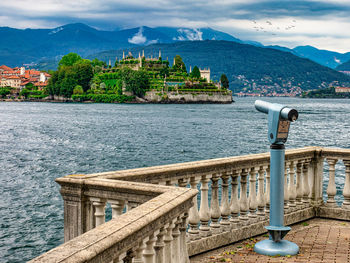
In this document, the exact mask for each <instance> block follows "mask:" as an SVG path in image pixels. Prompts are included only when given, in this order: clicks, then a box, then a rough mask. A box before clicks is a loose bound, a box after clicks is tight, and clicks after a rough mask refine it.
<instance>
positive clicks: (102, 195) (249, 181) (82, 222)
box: [33, 147, 350, 263]
mask: <svg viewBox="0 0 350 263" xmlns="http://www.w3.org/2000/svg"><path fill="white" fill-rule="evenodd" d="M340 161H342V162H343V163H344V165H345V179H344V188H343V189H339V190H342V197H343V199H344V201H343V203H342V205H341V206H338V204H337V202H336V200H337V199H336V198H335V197H336V194H337V189H336V184H335V178H336V176H338V174H337V175H336V169H335V165H336V164H337V163H338V162H339V163H340ZM269 162H270V160H269V153H264V154H252V155H246V156H237V157H230V158H221V159H212V160H205V161H198V162H189V163H181V164H171V165H164V166H156V167H149V168H139V169H131V170H124V171H115V172H106V173H97V174H89V175H75V176H67V177H63V178H58V179H57V180H56V181H57V182H58V183H59V184H60V185H61V194H62V197H63V200H64V215H65V216H64V237H65V242H66V243H64V244H63V245H61V246H59V247H57V248H55V249H53V250H51V251H49V252H47V253H46V254H44V255H42V256H40V257H38V258H36V259H34V260H33V262H55V260H56V259H57V261H62V262H147V263H148V262H152V263H153V262H188V256H189V255H190V256H191V255H195V254H198V253H201V252H204V251H207V250H210V249H215V248H217V247H220V246H224V245H227V244H230V243H232V242H235V241H238V240H242V239H244V238H249V237H252V236H255V235H258V234H261V233H264V232H266V230H265V228H264V226H266V225H268V218H269V203H270V197H269V188H270V167H269ZM325 163H326V164H327V165H326V166H329V169H328V170H329V173H326V171H324V170H325V169H324V164H325ZM284 176H285V177H284V182H285V186H284V207H285V224H286V225H288V224H292V223H297V222H300V221H303V220H306V219H309V218H312V217H316V216H322V217H329V218H339V219H347V220H349V219H350V150H344V149H328V148H320V147H306V148H301V149H293V150H287V151H286V157H285V173H284ZM340 176H341V175H340ZM324 178H329V182H328V185H327V188H326V187H324V185H323V179H324ZM323 189H326V190H325V191H323ZM197 190H198V194H197ZM324 197H325V199H324ZM340 199H342V198H340ZM106 203H109V204H110V206H111V209H112V218H113V219H112V220H110V221H108V222H105V208H106ZM126 208H127V209H126Z"/></svg>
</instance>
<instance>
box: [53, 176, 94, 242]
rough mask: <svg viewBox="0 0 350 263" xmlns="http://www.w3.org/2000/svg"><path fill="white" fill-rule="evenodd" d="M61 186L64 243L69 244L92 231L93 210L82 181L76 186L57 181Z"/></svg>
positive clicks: (78, 181)
mask: <svg viewBox="0 0 350 263" xmlns="http://www.w3.org/2000/svg"><path fill="white" fill-rule="evenodd" d="M56 182H57V183H59V184H60V186H61V190H60V193H61V195H62V198H63V201H64V242H67V241H69V240H71V239H73V238H75V237H77V236H79V235H81V234H83V233H85V232H86V231H88V230H90V229H91V228H92V226H91V227H90V223H91V222H90V221H91V218H90V217H89V215H91V216H92V217H93V215H92V214H93V211H92V210H93V209H92V206H91V204H90V201H89V199H88V198H86V197H85V196H84V189H83V185H82V184H81V181H80V180H77V183H76V184H71V183H69V184H68V183H66V182H63V181H62V180H60V178H59V179H56Z"/></svg>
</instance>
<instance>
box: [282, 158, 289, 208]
mask: <svg viewBox="0 0 350 263" xmlns="http://www.w3.org/2000/svg"><path fill="white" fill-rule="evenodd" d="M283 192H284V196H283V202H284V212H285V213H288V212H289V193H288V164H287V163H285V166H284V185H283Z"/></svg>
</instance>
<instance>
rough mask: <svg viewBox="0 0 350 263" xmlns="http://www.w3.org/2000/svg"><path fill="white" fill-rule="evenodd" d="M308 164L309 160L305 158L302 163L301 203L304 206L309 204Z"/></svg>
mask: <svg viewBox="0 0 350 263" xmlns="http://www.w3.org/2000/svg"><path fill="white" fill-rule="evenodd" d="M309 164H310V161H309V160H306V161H305V162H304V164H303V179H304V180H303V203H304V207H309V206H310V197H309V195H310V186H309Z"/></svg>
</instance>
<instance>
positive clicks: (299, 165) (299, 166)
mask: <svg viewBox="0 0 350 263" xmlns="http://www.w3.org/2000/svg"><path fill="white" fill-rule="evenodd" d="M302 167H303V163H302V161H298V163H297V198H296V201H297V205H298V209H300V208H302V207H303V200H302V199H303V184H302V180H301V172H302Z"/></svg>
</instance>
